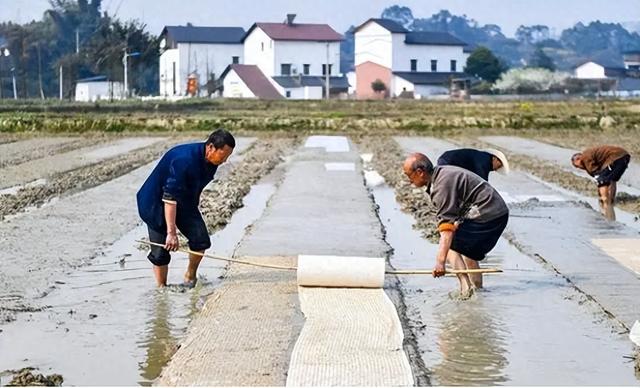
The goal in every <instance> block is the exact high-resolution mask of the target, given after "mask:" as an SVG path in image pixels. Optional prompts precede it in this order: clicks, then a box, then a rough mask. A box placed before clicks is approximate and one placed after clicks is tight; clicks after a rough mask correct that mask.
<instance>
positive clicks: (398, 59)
mask: <svg viewBox="0 0 640 388" xmlns="http://www.w3.org/2000/svg"><path fill="white" fill-rule="evenodd" d="M395 35H400V34H394V37H393V71H411V60H412V59H417V60H418V68H417V69H416V71H427V72H430V71H431V60H432V59H435V60H437V61H438V68H437V70H436V71H438V72H450V71H451V60H452V59H455V60H456V61H457V63H456V71H457V72H462V71H463V69H464V66H465V65H466V62H467V56H466V55H465V54H464V52H463V50H462V46H437V45H422V44H406V43H404V35H402V36H397V37H396V36H395Z"/></svg>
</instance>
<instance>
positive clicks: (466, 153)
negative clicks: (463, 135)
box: [437, 148, 493, 181]
mask: <svg viewBox="0 0 640 388" xmlns="http://www.w3.org/2000/svg"><path fill="white" fill-rule="evenodd" d="M492 156H493V155H491V154H490V153H488V152H484V151H478V150H474V149H471V148H462V149H459V150H451V151H447V152H445V153H444V154H442V155H440V157H439V158H438V163H437V164H438V166H458V167H461V168H464V169H465V170H469V171H471V172H472V173H474V174H476V175H478V176H479V177H480V178H482V179H484V180H485V181H488V180H489V173H490V172H491V171H493V164H492V161H491V158H492Z"/></svg>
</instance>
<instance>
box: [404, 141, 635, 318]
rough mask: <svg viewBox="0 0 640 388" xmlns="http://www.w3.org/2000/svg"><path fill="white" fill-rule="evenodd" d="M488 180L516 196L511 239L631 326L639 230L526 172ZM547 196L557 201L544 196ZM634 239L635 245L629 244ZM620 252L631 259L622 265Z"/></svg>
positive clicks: (437, 146)
mask: <svg viewBox="0 0 640 388" xmlns="http://www.w3.org/2000/svg"><path fill="white" fill-rule="evenodd" d="M397 141H398V142H399V143H400V144H401V145H402V146H403V148H404V149H405V150H406V151H407V152H410V151H414V150H422V152H426V153H427V154H429V152H430V150H432V151H431V154H439V153H441V152H442V151H444V150H445V149H446V148H459V146H456V145H454V144H447V142H444V141H442V140H439V139H433V138H415V139H412V138H397ZM447 146H448V147H447ZM489 181H490V183H491V184H492V185H493V186H494V187H495V188H496V189H498V191H499V192H501V193H502V194H505V193H506V194H508V195H506V197H508V198H512V199H515V201H512V203H511V204H510V207H511V217H510V220H509V225H508V227H507V231H508V232H509V235H510V240H511V241H512V243H514V244H516V245H517V246H518V247H519V248H520V249H521V250H523V251H524V252H525V253H527V254H528V255H530V256H532V257H537V258H539V259H541V260H544V261H545V262H548V263H549V264H550V265H551V266H552V267H553V268H555V269H556V270H557V271H558V272H560V273H561V274H562V276H564V277H566V278H567V279H568V280H569V281H571V282H572V283H573V284H574V285H575V286H576V287H577V288H578V289H580V290H582V291H583V292H584V293H585V294H587V295H589V296H591V297H593V298H594V299H595V300H596V301H597V302H598V303H599V304H600V305H601V306H602V307H603V308H604V309H605V310H606V311H608V312H610V313H611V314H613V315H614V316H615V318H616V319H618V320H619V321H620V322H621V323H623V324H624V325H625V326H626V327H627V328H630V327H631V326H632V325H633V323H634V322H635V320H636V319H640V298H637V295H640V278H639V274H637V273H634V272H633V270H632V268H635V266H636V265H638V263H636V262H630V261H629V260H631V259H632V258H633V257H637V255H635V254H634V253H635V252H636V250H637V247H638V243H640V238H639V236H638V232H637V231H636V230H635V229H632V228H630V227H627V226H625V225H622V224H620V223H616V222H609V221H607V220H606V219H604V218H603V217H602V216H601V215H600V214H599V213H598V212H597V211H594V210H593V209H591V208H590V207H585V206H584V205H583V204H580V203H576V202H573V201H572V198H570V197H568V196H566V195H564V194H561V193H559V192H553V190H551V189H550V188H549V187H548V186H545V185H543V184H541V183H539V182H537V181H535V180H533V179H530V178H529V177H528V176H527V175H526V174H524V173H522V172H518V171H513V172H512V174H510V175H509V176H506V177H505V176H502V175H500V174H496V173H491V174H490V175H489ZM545 196H547V198H550V197H548V196H552V197H553V198H554V200H553V201H549V200H546V201H545V200H540V198H542V199H544V198H545ZM534 197H535V198H537V199H534ZM526 198H531V199H530V200H526ZM518 199H520V200H518ZM613 239H622V240H621V243H620V244H617V245H616V246H617V249H616V253H615V255H614V254H613V253H612V252H610V254H611V255H610V254H607V252H605V251H604V250H603V249H602V248H601V246H602V245H603V244H602V241H603V240H604V241H606V242H608V244H606V245H607V247H608V246H611V242H610V240H613ZM629 239H633V241H634V242H635V243H633V244H629V243H628V240H629ZM595 240H597V241H595ZM625 241H626V242H627V243H624V242H625ZM625 250H626V251H625ZM621 251H622V252H621ZM625 252H626V254H625ZM615 256H624V257H626V258H627V259H628V260H626V261H624V262H622V263H620V262H618V261H617V260H616V258H615ZM625 265H628V266H629V267H626V266H625Z"/></svg>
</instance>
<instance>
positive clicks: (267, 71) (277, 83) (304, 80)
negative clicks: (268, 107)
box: [223, 14, 349, 99]
mask: <svg viewBox="0 0 640 388" xmlns="http://www.w3.org/2000/svg"><path fill="white" fill-rule="evenodd" d="M294 18H295V15H291V14H290V15H287V20H286V21H285V22H283V23H255V24H254V25H253V26H251V28H250V29H249V30H248V31H247V33H246V35H245V37H244V39H243V42H244V64H246V65H255V66H256V67H257V68H258V69H259V70H260V72H262V74H264V76H265V77H266V78H267V79H269V81H270V82H271V83H272V85H273V86H274V87H275V88H276V89H277V90H278V92H279V93H280V94H281V95H282V96H284V97H285V98H291V99H319V98H322V97H323V95H324V90H325V87H326V75H328V76H329V89H330V93H332V94H335V93H347V90H348V88H349V84H348V81H347V79H346V77H344V76H342V75H340V74H339V66H340V41H341V40H342V35H340V34H339V33H337V32H336V31H335V30H334V29H333V28H331V27H330V26H329V25H327V24H307V23H294V22H293V20H294ZM327 73H328V74H327ZM230 74H231V71H229V72H226V74H225V75H226V76H229V75H230ZM226 81H227V80H226V79H225V80H223V84H225V88H224V92H223V96H225V97H226V96H229V95H230V94H234V93H235V92H231V91H229V90H228V89H227V87H226V83H227V82H226Z"/></svg>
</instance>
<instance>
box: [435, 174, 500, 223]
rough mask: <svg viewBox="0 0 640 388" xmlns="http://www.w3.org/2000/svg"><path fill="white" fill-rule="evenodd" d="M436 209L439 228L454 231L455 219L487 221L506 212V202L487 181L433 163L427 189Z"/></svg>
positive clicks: (460, 220) (459, 220) (457, 220)
mask: <svg viewBox="0 0 640 388" xmlns="http://www.w3.org/2000/svg"><path fill="white" fill-rule="evenodd" d="M427 192H428V193H429V196H430V197H431V202H432V203H433V205H434V206H435V208H436V218H437V221H438V229H439V230H440V231H442V230H455V223H456V222H464V220H473V221H476V222H489V221H493V220H495V219H497V218H499V217H502V216H504V215H505V214H509V208H508V207H507V205H506V203H505V202H504V200H503V199H502V197H501V196H500V194H498V191H497V190H496V189H494V188H493V187H492V186H491V185H490V184H489V183H488V182H487V181H486V180H483V179H481V178H480V177H479V176H478V175H476V174H473V173H471V172H469V171H468V170H466V169H463V168H460V167H456V166H436V168H435V169H434V170H433V174H432V176H431V182H430V184H429V187H428V189H427Z"/></svg>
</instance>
